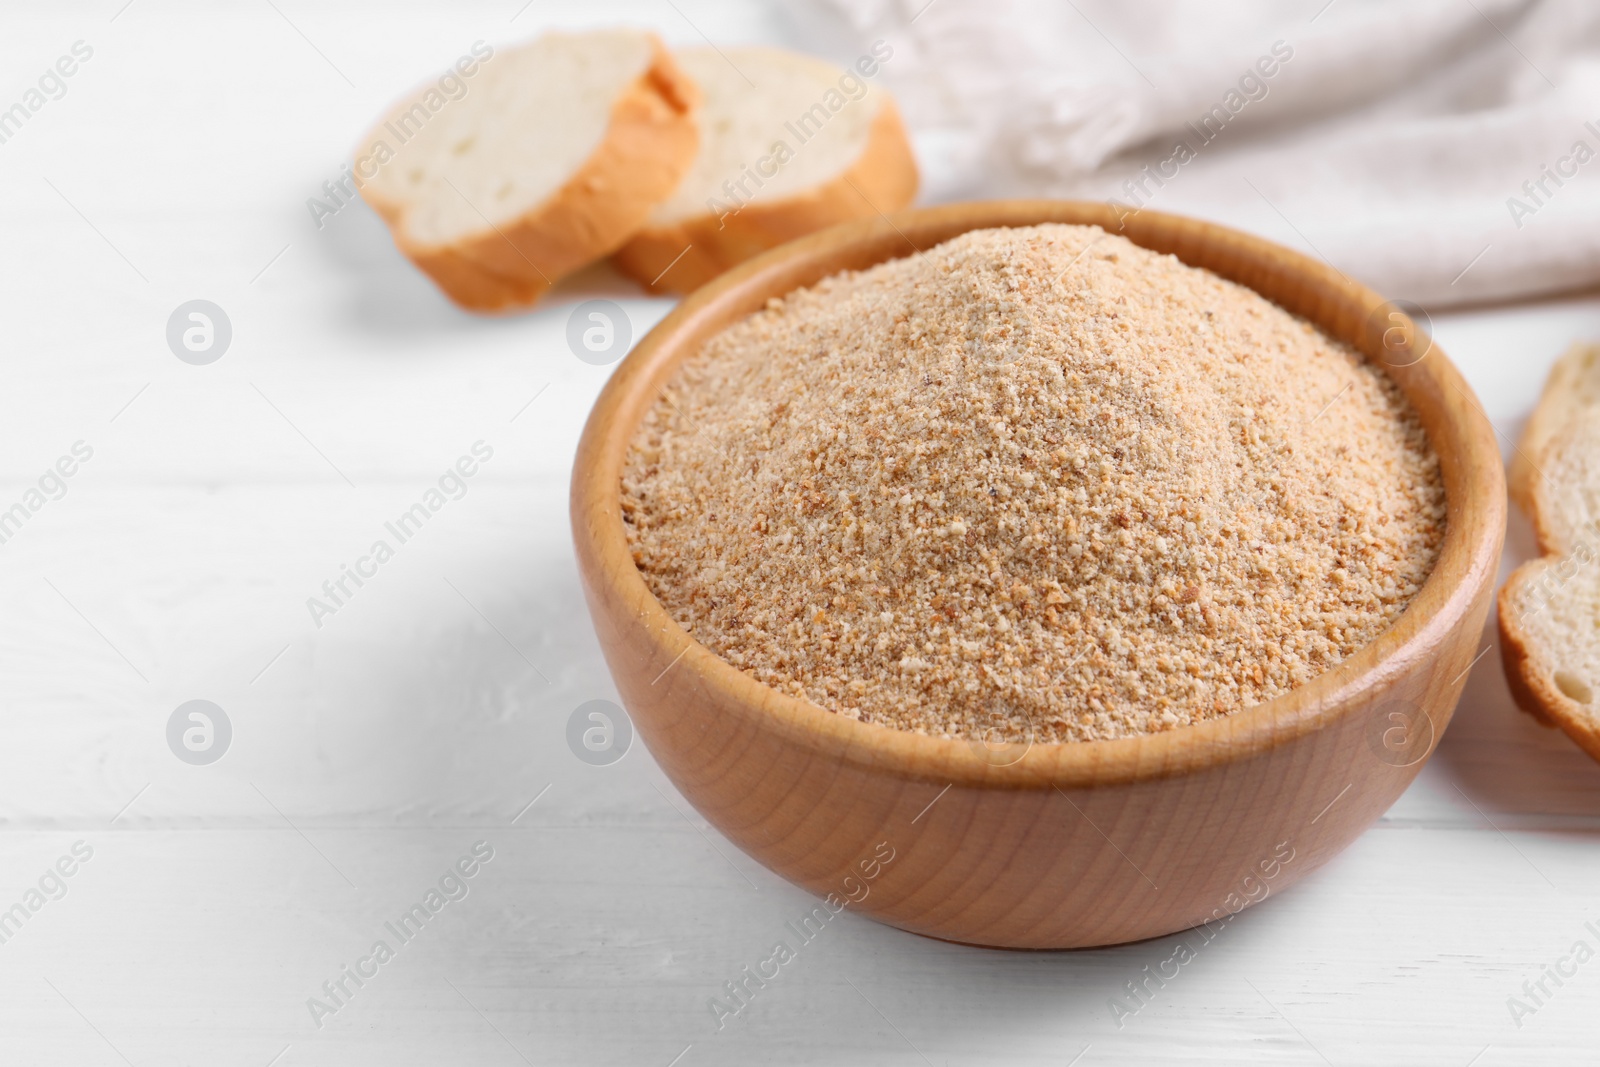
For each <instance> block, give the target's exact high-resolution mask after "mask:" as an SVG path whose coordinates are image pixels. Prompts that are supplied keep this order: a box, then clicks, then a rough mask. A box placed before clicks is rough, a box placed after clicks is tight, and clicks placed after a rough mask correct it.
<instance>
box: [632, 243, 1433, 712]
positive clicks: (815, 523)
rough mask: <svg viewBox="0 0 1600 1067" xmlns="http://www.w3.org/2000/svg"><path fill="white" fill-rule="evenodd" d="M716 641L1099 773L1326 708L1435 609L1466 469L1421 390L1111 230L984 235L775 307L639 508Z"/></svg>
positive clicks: (684, 378)
mask: <svg viewBox="0 0 1600 1067" xmlns="http://www.w3.org/2000/svg"><path fill="white" fill-rule="evenodd" d="M622 490H623V492H622V508H623V517H624V519H625V520H626V524H627V529H628V534H629V538H630V540H631V542H632V547H633V555H634V560H635V561H636V562H637V564H638V566H639V568H640V570H641V571H642V572H643V574H644V576H645V580H646V582H647V583H648V584H649V586H650V588H651V589H652V590H653V591H654V593H655V595H656V596H657V597H658V598H659V599H660V601H661V603H662V604H663V605H664V606H665V607H666V609H667V610H668V611H669V612H670V613H671V614H672V616H673V617H674V618H675V619H677V620H678V622H679V623H681V624H682V625H683V626H684V627H686V628H687V629H688V630H689V631H690V632H691V633H692V634H693V635H694V636H695V638H697V639H698V640H699V641H701V642H703V643H704V644H706V645H707V646H709V647H710V648H712V649H713V650H715V651H716V652H717V653H719V654H720V655H722V656H724V657H726V658H727V659H728V660H729V661H730V662H731V663H733V664H734V665H735V666H737V667H739V668H740V669H742V670H743V671H745V672H746V673H747V674H749V675H751V676H753V677H755V678H757V679H759V680H761V681H762V682H765V683H766V684H768V685H770V686H773V687H774V688H777V689H780V690H782V691H784V692H786V693H791V694H793V695H795V696H797V697H803V698H805V699H807V700H810V701H813V702H814V703H816V704H818V705H820V706H821V707H823V708H827V709H831V710H832V711H835V712H837V713H839V714H841V715H848V716H850V717H851V718H856V719H862V720H864V721H868V722H875V723H882V724H885V725H888V726H894V727H899V728H901V729H906V730H913V731H917V732H919V733H928V734H934V735H938V736H950V737H982V738H985V739H993V740H999V739H1006V740H1021V739H1025V738H1029V737H1031V738H1033V739H1036V740H1040V741H1079V740H1091V739H1099V738H1113V737H1124V736H1128V735H1131V734H1138V733H1149V732H1154V731H1158V730H1165V729H1170V728H1171V727H1174V726H1179V725H1183V724H1185V723H1192V722H1196V721H1199V720H1202V719H1210V718H1213V717H1216V716H1219V715H1226V714H1228V713H1230V712H1233V711H1237V710H1239V709H1240V708H1244V707H1248V706H1250V705H1252V704H1257V703H1259V702H1261V701H1263V700H1267V699H1269V698H1271V697H1274V696H1277V695H1279V694H1282V693H1284V692H1286V691H1288V690H1290V689H1292V688H1294V687H1295V686H1298V685H1302V684H1304V683H1305V682H1307V681H1309V680H1310V679H1312V678H1315V677H1316V676H1317V675H1319V674H1321V673H1322V672H1323V671H1325V670H1328V669H1329V668H1330V667H1332V666H1334V665H1335V664H1337V663H1339V662H1340V661H1341V660H1342V659H1344V658H1345V657H1347V656H1349V655H1350V654H1351V653H1353V652H1355V651H1356V650H1357V649H1359V648H1361V647H1362V646H1363V645H1365V644H1366V643H1367V642H1369V641H1371V640H1372V639H1373V638H1374V637H1376V636H1377V635H1378V634H1379V633H1380V632H1381V631H1383V630H1384V629H1385V628H1386V627H1388V626H1389V625H1390V624H1391V623H1392V622H1393V621H1394V620H1395V619H1396V617H1398V616H1399V614H1400V613H1401V612H1402V611H1403V610H1404V609H1405V607H1406V604H1407V603H1408V602H1409V601H1410V600H1411V598H1412V597H1413V596H1415V595H1416V593H1417V591H1418V589H1419V588H1420V587H1421V585H1422V583H1423V581H1424V579H1425V578H1426V577H1427V576H1428V572H1429V570H1430V569H1431V568H1432V566H1433V563H1434V560H1435V558H1436V557H1437V555H1438V550H1439V545H1440V541H1441V539H1442V537H1443V534H1444V524H1445V508H1444V493H1443V490H1442V488H1441V486H1440V480H1439V472H1438V462H1437V459H1436V457H1435V456H1434V455H1433V453H1432V452H1431V450H1430V448H1429V445H1428V443H1427V440H1426V438H1425V437H1424V434H1423V431H1422V427H1421V425H1420V423H1419V422H1418V420H1417V418H1416V415H1415V414H1414V412H1413V411H1412V410H1411V409H1410V407H1409V406H1408V405H1407V403H1406V402H1405V400H1404V399H1403V398H1402V396H1401V394H1400V393H1399V391H1398V390H1397V389H1396V388H1395V386H1394V385H1393V384H1392V383H1391V382H1390V381H1389V380H1388V378H1386V377H1385V376H1384V375H1383V373H1381V371H1378V370H1376V369H1374V368H1372V367H1370V366H1368V365H1367V364H1366V362H1365V361H1364V360H1363V359H1362V358H1361V356H1360V355H1358V354H1357V353H1356V352H1354V351H1353V350H1352V349H1350V348H1348V347H1346V346H1344V345H1342V344H1339V343H1337V342H1334V341H1333V340H1331V339H1329V338H1328V337H1327V336H1325V335H1324V334H1322V333H1321V332H1319V331H1318V330H1317V329H1315V328H1314V327H1312V326H1311V325H1310V324H1308V323H1306V322H1304V321H1303V320H1301V319H1298V318H1295V317H1294V316H1292V315H1290V314H1289V313H1288V312H1286V311H1284V310H1283V309H1281V308H1279V307H1277V306H1276V305H1274V304H1272V303H1270V302H1268V301H1267V300H1265V299H1264V298H1262V297H1260V296H1258V295H1256V294H1255V293H1253V292H1251V291H1250V290H1248V289H1245V288H1242V287H1240V286H1238V285H1235V284H1233V283H1231V282H1228V281H1224V280H1223V279H1221V278H1219V277H1217V276H1216V275H1214V274H1211V273H1210V272H1208V271H1204V270H1198V269H1195V268H1192V267H1187V266H1184V265H1183V264H1182V263H1180V262H1179V261H1178V260H1177V259H1175V258H1173V257H1171V256H1163V255H1158V254H1156V253H1153V252H1150V251H1146V250H1144V249H1141V248H1138V247H1136V246H1135V245H1133V244H1130V243H1129V242H1128V241H1126V240H1124V239H1122V238H1120V237H1113V236H1109V235H1107V234H1106V233H1104V232H1103V231H1101V230H1100V229H1099V228H1097V227H1085V226H1063V225H1047V226H1036V227H1031V228H1027V229H996V230H982V231H976V232H973V233H968V234H965V235H963V236H961V237H958V238H956V239H954V240H952V241H949V242H947V243H945V244H942V245H940V246H938V247H937V248H934V249H931V250H929V251H928V252H926V253H919V254H916V255H912V256H910V257H908V258H905V259H900V260H895V261H893V262H889V263H884V264H881V265H879V266H876V267H873V268H872V269H870V270H866V271H861V272H859V273H845V274H840V275H837V276H834V277H831V278H827V279H824V280H823V281H821V282H819V283H817V284H816V285H815V286H813V287H811V288H809V289H803V290H799V291H797V292H794V293H791V294H789V295H788V296H787V297H785V298H784V299H782V300H772V301H770V302H768V304H767V306H766V308H765V309H764V310H761V311H759V312H757V313H755V314H753V315H751V316H749V317H748V318H747V319H744V320H743V321H741V322H739V323H737V324H735V325H733V326H731V327H729V328H728V329H727V330H725V331H724V332H722V333H721V334H719V335H717V336H716V337H715V338H713V339H712V340H711V341H710V342H708V343H707V344H706V345H705V346H704V348H703V350H702V351H700V352H699V353H697V354H696V355H695V356H693V357H691V358H690V359H689V360H688V361H687V362H686V363H685V364H684V366H683V367H682V368H681V369H680V370H679V371H678V372H677V374H676V375H675V377H674V378H673V379H672V380H671V382H670V383H669V385H668V386H667V388H665V389H664V390H663V392H662V395H661V398H660V400H659V401H658V402H657V404H656V405H655V406H654V408H653V409H652V410H651V411H650V413H649V415H648V416H647V417H646V419H645V420H644V423H643V425H642V427H641V428H640V430H639V431H638V434H637V436H636V437H635V439H634V441H633V443H632V450H631V454H630V456H629V459H628V461H627V465H626V468H625V471H624V475H623V484H622Z"/></svg>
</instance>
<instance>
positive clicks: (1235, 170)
mask: <svg viewBox="0 0 1600 1067" xmlns="http://www.w3.org/2000/svg"><path fill="white" fill-rule="evenodd" d="M793 10H795V11H798V12H799V18H800V20H801V21H802V23H803V24H805V25H807V26H808V27H809V28H812V29H815V30H821V31H824V33H825V34H827V35H833V36H835V37H836V36H837V35H838V34H839V33H840V32H841V31H843V32H845V33H847V34H848V36H849V38H851V40H852V43H851V45H850V46H849V47H855V46H856V45H857V44H860V43H862V42H870V41H872V40H874V39H878V38H882V39H883V40H885V41H886V42H888V43H889V44H890V45H891V46H892V47H893V48H894V50H895V51H894V54H893V56H892V58H891V59H890V60H889V61H887V62H886V63H884V64H883V78H884V81H885V84H887V85H888V86H889V87H890V88H891V89H892V90H893V91H894V93H895V94H896V97H897V98H898V100H899V101H900V103H901V106H902V109H903V110H904V112H905V113H906V117H907V121H908V123H909V125H910V126H911V128H912V131H913V137H914V140H915V142H916V146H917V150H918V156H919V160H920V161H921V162H922V165H923V169H924V179H925V184H924V193H923V197H922V199H923V200H924V202H937V201H941V200H949V199H956V198H974V197H992V196H1025V195H1041V196H1069V197H1082V198H1092V199H1097V200H1104V199H1109V198H1115V199H1117V200H1119V201H1121V202H1122V203H1124V204H1125V205H1127V207H1128V208H1129V209H1130V210H1132V209H1136V208H1139V207H1147V208H1150V209H1152V210H1161V211H1175V212H1181V213H1185V214H1191V215H1198V216H1201V217H1205V218H1209V219H1213V220H1215V221H1218V222H1223V223H1226V224H1229V225H1233V226H1237V227H1240V228H1242V229H1247V230H1251V231H1253V232H1256V233H1259V234H1262V235H1264V236H1267V237H1270V238H1272V239H1274V240H1277V241H1280V242H1282V243H1284V244H1288V245H1291V246H1295V247H1298V248H1299V249H1301V250H1302V251H1305V252H1308V253H1310V254H1312V255H1316V256H1319V257H1320V258H1323V259H1325V260H1327V261H1328V262H1329V263H1331V264H1333V265H1334V266H1335V267H1337V268H1338V269H1339V270H1341V271H1344V272H1345V273H1346V274H1349V275H1350V276H1351V277H1354V278H1357V279H1359V280H1361V281H1364V282H1366V283H1367V284H1368V285H1371V286H1372V287H1374V288H1375V289H1377V290H1379V291H1380V292H1381V293H1383V294H1384V295H1385V296H1388V297H1391V298H1395V299H1410V300H1414V301H1417V302H1418V303H1420V304H1421V305H1422V306H1424V307H1433V306H1444V305H1446V304H1455V303H1465V302H1469V301H1483V300H1492V299H1507V298H1514V297H1522V296H1528V295H1532V294H1537V293H1548V292H1557V291H1562V290H1572V289H1578V288H1582V287H1586V286H1593V285H1595V284H1597V283H1600V2H1596V0H1332V2H1331V3H1330V2H1328V0H1300V2H1270V3H1269V2H1260V0H1245V2H1239V0H1234V2H1226V3H1224V2H1216V3H1207V4H1200V3H1176V2H1173V3H1166V2H1155V0H1131V2H1130V0H932V2H931V3H930V2H929V0H797V6H796V8H795V9H793ZM834 46H835V47H844V46H843V45H839V44H837V42H835V45H834ZM1208 116H1209V118H1208ZM1180 144H1182V145H1183V146H1184V147H1183V148H1179V145H1180ZM1145 167H1149V168H1150V170H1149V171H1148V172H1144V171H1143V170H1142V168H1145ZM1158 178H1160V179H1161V182H1160V183H1158V182H1157V180H1156V179H1158ZM1130 182H1132V183H1134V184H1132V185H1129V184H1127V183H1130Z"/></svg>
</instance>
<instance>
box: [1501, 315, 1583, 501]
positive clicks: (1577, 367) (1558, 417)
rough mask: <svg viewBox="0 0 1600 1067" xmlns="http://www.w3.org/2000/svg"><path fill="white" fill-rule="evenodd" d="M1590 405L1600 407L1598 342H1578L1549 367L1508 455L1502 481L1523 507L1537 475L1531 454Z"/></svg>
mask: <svg viewBox="0 0 1600 1067" xmlns="http://www.w3.org/2000/svg"><path fill="white" fill-rule="evenodd" d="M1591 409H1600V345H1597V344H1584V343H1582V342H1580V343H1578V344H1575V345H1573V346H1572V347H1571V348H1569V349H1567V351H1566V353H1565V354H1564V355H1563V356H1562V357H1561V358H1560V359H1559V360H1558V361H1557V362H1556V365H1555V366H1554V367H1553V368H1551V370H1550V377H1548V378H1546V379H1545V383H1544V392H1542V393H1540V394H1539V403H1538V405H1537V406H1536V407H1535V408H1534V409H1533V416H1532V417H1531V418H1529V419H1528V425H1527V426H1526V427H1525V428H1524V429H1523V431H1522V440H1521V441H1520V442H1518V444H1517V451H1516V452H1515V454H1514V455H1513V456H1512V457H1511V472H1510V474H1509V476H1508V478H1507V482H1506V485H1507V488H1508V489H1509V491H1510V495H1511V499H1512V500H1513V501H1515V502H1516V504H1517V506H1519V507H1520V508H1522V510H1523V511H1526V512H1531V510H1532V508H1533V483H1534V482H1535V481H1537V480H1538V478H1539V472H1538V470H1537V469H1536V467H1535V466H1534V464H1535V463H1537V462H1538V461H1537V460H1536V459H1534V457H1535V456H1537V455H1538V454H1539V452H1540V450H1541V449H1543V448H1544V446H1545V443H1546V442H1548V441H1549V440H1550V438H1551V437H1553V436H1554V435H1555V433H1556V431H1557V430H1560V429H1561V427H1563V426H1565V425H1566V424H1567V423H1568V422H1570V421H1571V420H1572V419H1573V417H1574V416H1576V415H1578V414H1579V413H1581V412H1583V411H1587V410H1591Z"/></svg>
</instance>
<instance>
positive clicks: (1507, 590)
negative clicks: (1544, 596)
mask: <svg viewBox="0 0 1600 1067" xmlns="http://www.w3.org/2000/svg"><path fill="white" fill-rule="evenodd" d="M1549 565H1550V561H1549V560H1548V559H1547V558H1546V559H1536V560H1532V561H1531V562H1528V563H1524V564H1523V565H1522V566H1520V567H1518V568H1517V569H1516V570H1515V571H1513V572H1512V574H1511V578H1510V579H1509V580H1508V581H1507V582H1506V584H1505V585H1504V586H1503V587H1502V588H1501V590H1500V596H1499V603H1498V610H1497V615H1498V616H1499V628H1500V657H1501V660H1502V662H1503V663H1504V666H1505V674H1506V685H1507V686H1508V687H1509V688H1510V690H1511V697H1512V699H1513V700H1515V701H1516V703H1517V707H1519V708H1521V709H1522V710H1523V711H1525V712H1527V713H1528V714H1529V715H1531V716H1533V718H1534V719H1536V720H1537V721H1538V722H1540V723H1542V724H1543V725H1545V726H1551V727H1557V728H1559V729H1560V730H1561V731H1562V732H1563V733H1565V734H1566V735H1567V736H1568V737H1570V738H1572V740H1573V741H1574V742H1576V743H1577V745H1578V747H1579V748H1582V749H1583V750H1584V751H1585V752H1587V753H1588V754H1589V755H1590V756H1591V757H1592V758H1593V759H1595V760H1600V727H1597V724H1596V722H1595V719H1594V716H1593V714H1591V713H1590V712H1589V711H1587V710H1586V706H1585V705H1583V704H1580V703H1578V702H1577V701H1576V700H1573V699H1572V698H1571V697H1569V696H1567V695H1566V694H1565V693H1563V692H1561V690H1560V689H1558V688H1556V685H1555V683H1554V681H1553V680H1552V669H1551V668H1549V667H1543V668H1542V667H1541V664H1540V663H1539V660H1538V658H1537V655H1536V653H1535V649H1536V647H1537V644H1536V642H1535V641H1534V640H1533V638H1532V636H1531V635H1530V634H1529V633H1528V631H1527V630H1526V629H1525V628H1524V627H1523V626H1522V625H1521V623H1520V621H1519V619H1520V616H1519V614H1518V613H1517V611H1516V607H1515V605H1516V601H1517V598H1518V597H1519V596H1520V595H1521V594H1522V592H1523V588H1524V587H1525V586H1526V585H1527V584H1528V583H1529V582H1531V581H1533V580H1534V579H1535V578H1537V577H1538V576H1539V574H1540V573H1541V572H1542V571H1543V570H1544V568H1546V567H1548V566H1549Z"/></svg>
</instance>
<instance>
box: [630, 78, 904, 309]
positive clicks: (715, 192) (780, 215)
mask: <svg viewBox="0 0 1600 1067" xmlns="http://www.w3.org/2000/svg"><path fill="white" fill-rule="evenodd" d="M678 59H679V61H680V62H681V63H682V65H683V68H684V69H685V70H686V71H688V73H689V76H690V77H691V78H693V79H694V80H695V81H696V82H697V83H698V84H699V85H700V87H701V89H702V90H703V92H704V93H705V104H704V107H703V110H702V112H701V145H700V152H699V155H698V156H697V157H696V158H695V161H694V165H693V166H692V167H691V168H690V170H689V173H688V175H687V176H686V177H685V178H684V180H683V182H682V184H680V185H679V186H678V188H677V190H676V191H675V192H674V193H673V194H672V197H671V198H670V199H668V200H666V201H665V202H663V203H661V204H659V205H657V206H656V208H655V209H654V210H653V211H652V212H651V213H650V216H649V219H648V221H647V222H646V223H645V225H644V227H643V229H641V230H640V231H639V232H638V233H636V234H634V236H633V238H632V239H631V240H629V241H628V243H627V244H625V245H624V246H623V247H622V249H621V250H620V251H618V252H617V254H616V256H615V257H614V258H613V261H614V262H615V263H616V265H617V266H618V268H620V269H621V270H622V271H623V273H625V274H628V275H630V276H631V277H633V278H634V279H635V280H637V281H639V282H641V283H642V284H644V285H645V286H647V287H649V288H652V289H654V290H657V291H665V292H675V293H685V292H689V291H690V290H692V289H696V288H698V287H699V286H701V285H703V284H704V283H706V282H708V281H710V280H711V279H712V278H715V277H716V276H717V275H718V274H721V273H722V272H723V271H725V270H727V269H728V268H729V267H732V266H734V265H735V264H737V263H741V262H743V261H744V260H746V259H749V258H750V257H751V256H754V255H757V254H759V253H761V252H764V251H766V250H767V249H769V248H774V247H776V246H778V245H780V244H782V243H784V242H785V241H788V240H791V239H793V238H795V237H800V236H802V235H804V234H807V233H811V232H813V231H816V230H820V229H824V228H826V227H828V226H831V225H833V224H834V223H838V222H845V221H848V220H850V219H859V218H872V217H875V216H877V215H879V214H887V213H888V212H891V211H897V210H899V209H900V208H903V207H905V206H906V205H907V204H909V203H910V202H911V199H912V197H914V196H915V195H916V192H917V166H916V161H915V159H914V158H913V157H912V154H911V145H910V143H909V142H908V140H907V139H906V131H905V126H904V125H903V124H902V123H901V121H900V113H899V111H898V110H897V109H896V108H895V106H894V101H893V100H892V99H890V97H889V94H888V93H887V92H885V91H883V90H882V89H878V88H876V87H875V86H873V85H872V84H871V82H870V81H869V80H868V79H867V78H865V77H863V76H861V74H860V72H859V70H850V71H846V70H842V69H840V68H838V67H835V66H834V65H833V64H831V63H827V62H824V61H823V60H820V59H815V58H812V57H811V56H803V55H797V54H795V53H793V52H785V51H783V50H781V49H776V48H758V47H748V48H728V49H723V50H721V51H718V50H716V49H713V48H686V49H683V50H682V51H680V52H679V53H678ZM746 79H748V80H746ZM752 83H753V84H752ZM780 146H781V147H780Z"/></svg>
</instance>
